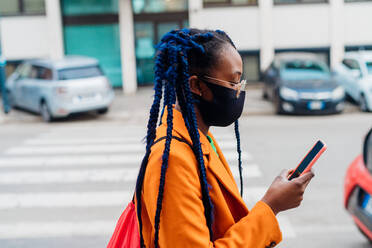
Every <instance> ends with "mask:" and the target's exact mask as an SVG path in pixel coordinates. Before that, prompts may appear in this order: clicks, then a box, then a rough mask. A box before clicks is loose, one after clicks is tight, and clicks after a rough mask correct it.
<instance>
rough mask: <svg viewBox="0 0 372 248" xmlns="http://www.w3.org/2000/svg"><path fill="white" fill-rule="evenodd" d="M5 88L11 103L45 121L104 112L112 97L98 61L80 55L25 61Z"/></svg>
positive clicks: (110, 88)
mask: <svg viewBox="0 0 372 248" xmlns="http://www.w3.org/2000/svg"><path fill="white" fill-rule="evenodd" d="M6 89H7V92H8V94H9V95H8V96H9V100H10V103H11V105H12V106H15V107H19V108H23V109H26V110H29V111H32V112H36V113H40V114H41V116H42V117H43V119H44V121H46V122H49V121H52V120H53V119H55V118H59V117H66V116H68V115H70V114H72V113H80V112H87V111H92V110H96V111H97V112H98V113H100V114H104V113H106V112H107V111H108V109H109V107H110V104H111V103H112V101H113V99H114V91H113V89H112V87H111V84H110V82H109V80H108V79H107V77H106V76H105V75H104V74H103V72H102V70H101V69H100V66H99V64H98V61H97V60H96V59H93V58H88V57H81V56H66V57H65V58H63V59H61V60H48V59H40V60H32V61H26V62H24V63H22V64H21V65H19V66H18V67H17V69H16V71H15V72H14V73H13V74H12V75H10V77H9V78H8V80H7V82H6Z"/></svg>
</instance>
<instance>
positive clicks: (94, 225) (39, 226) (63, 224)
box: [0, 216, 355, 239]
mask: <svg viewBox="0 0 372 248" xmlns="http://www.w3.org/2000/svg"><path fill="white" fill-rule="evenodd" d="M277 219H278V222H279V225H280V228H281V230H282V233H283V237H284V238H294V237H296V232H295V231H294V228H293V226H292V225H291V223H290V222H289V219H288V218H287V217H286V216H278V217H277ZM115 225H116V219H115V220H113V221H94V220H93V221H74V222H67V221H54V222H18V223H11V224H0V239H21V238H50V237H72V236H92V235H97V236H103V235H105V236H106V235H108V236H110V235H111V234H112V233H113V232H114V229H115ZM305 228H306V231H303V230H302V229H305ZM307 230H309V231H307ZM314 230H317V231H318V232H319V233H329V232H330V231H331V232H333V233H341V232H349V231H353V230H355V227H354V226H350V225H347V226H345V225H344V226H331V227H329V226H327V227H324V226H317V227H315V226H312V225H310V226H306V227H303V228H300V232H301V233H312V234H313V233H314Z"/></svg>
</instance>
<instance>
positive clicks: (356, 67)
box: [342, 59, 360, 70]
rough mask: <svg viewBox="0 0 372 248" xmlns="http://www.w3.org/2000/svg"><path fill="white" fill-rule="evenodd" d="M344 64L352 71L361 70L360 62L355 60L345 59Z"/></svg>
mask: <svg viewBox="0 0 372 248" xmlns="http://www.w3.org/2000/svg"><path fill="white" fill-rule="evenodd" d="M342 63H343V64H344V65H345V66H346V67H347V68H348V69H350V70H360V66H359V63H358V61H356V60H354V59H344V60H343V61H342Z"/></svg>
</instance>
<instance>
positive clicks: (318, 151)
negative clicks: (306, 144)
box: [288, 140, 327, 180]
mask: <svg viewBox="0 0 372 248" xmlns="http://www.w3.org/2000/svg"><path fill="white" fill-rule="evenodd" d="M326 149H327V146H326V145H325V144H324V143H323V142H322V141H320V140H318V142H316V143H315V145H314V146H313V148H311V150H310V151H309V152H308V153H307V155H306V156H305V157H304V158H303V159H302V161H301V163H300V164H299V165H298V166H297V168H296V169H295V170H294V171H293V172H292V173H291V174H290V175H289V177H288V180H292V179H293V178H296V177H299V176H301V175H302V174H305V173H306V172H308V171H309V170H311V167H313V165H314V163H315V162H316V161H317V160H318V158H319V157H320V155H322V153H323V152H324V151H325V150H326Z"/></svg>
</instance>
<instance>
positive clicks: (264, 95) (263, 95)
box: [262, 86, 269, 100]
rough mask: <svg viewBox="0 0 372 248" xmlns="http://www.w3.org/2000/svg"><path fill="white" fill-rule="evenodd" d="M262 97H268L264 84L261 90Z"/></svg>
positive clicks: (266, 98) (265, 98)
mask: <svg viewBox="0 0 372 248" xmlns="http://www.w3.org/2000/svg"><path fill="white" fill-rule="evenodd" d="M262 99H264V100H268V99H269V95H268V94H267V88H266V87H265V86H264V87H263V90H262Z"/></svg>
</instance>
